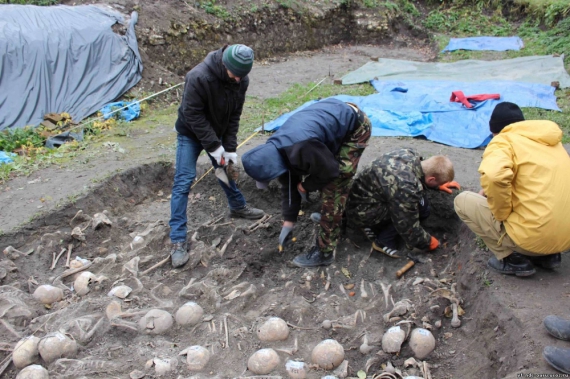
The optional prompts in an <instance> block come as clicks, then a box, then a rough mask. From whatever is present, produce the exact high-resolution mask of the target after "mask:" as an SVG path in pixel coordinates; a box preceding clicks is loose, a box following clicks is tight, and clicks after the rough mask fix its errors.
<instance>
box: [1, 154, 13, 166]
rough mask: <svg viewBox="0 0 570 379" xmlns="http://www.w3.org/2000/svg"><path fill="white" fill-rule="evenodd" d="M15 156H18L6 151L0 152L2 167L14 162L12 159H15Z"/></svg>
mask: <svg viewBox="0 0 570 379" xmlns="http://www.w3.org/2000/svg"><path fill="white" fill-rule="evenodd" d="M15 156H16V154H14V153H7V152H5V151H0V165H2V164H4V163H12V162H14V160H13V159H12V157H15Z"/></svg>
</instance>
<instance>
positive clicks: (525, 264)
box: [487, 253, 536, 276]
mask: <svg viewBox="0 0 570 379" xmlns="http://www.w3.org/2000/svg"><path fill="white" fill-rule="evenodd" d="M487 265H488V266H489V267H491V268H492V269H493V270H495V271H498V272H500V273H501V274H505V275H516V276H530V275H533V274H534V273H535V272H536V270H535V269H534V267H533V265H532V263H531V262H530V260H529V259H528V257H526V256H524V255H522V254H519V253H512V254H511V255H509V256H508V257H506V258H504V259H502V260H498V259H497V258H496V257H493V258H491V259H489V261H488V262H487Z"/></svg>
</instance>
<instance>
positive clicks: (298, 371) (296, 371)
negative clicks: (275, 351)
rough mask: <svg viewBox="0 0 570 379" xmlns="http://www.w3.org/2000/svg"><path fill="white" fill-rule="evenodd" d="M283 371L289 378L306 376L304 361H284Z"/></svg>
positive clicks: (301, 378)
mask: <svg viewBox="0 0 570 379" xmlns="http://www.w3.org/2000/svg"><path fill="white" fill-rule="evenodd" d="M285 371H287V374H289V378H291V379H305V378H306V377H307V371H308V368H307V364H306V363H305V362H298V361H291V360H289V361H287V363H285Z"/></svg>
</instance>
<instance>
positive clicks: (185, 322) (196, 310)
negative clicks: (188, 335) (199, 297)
mask: <svg viewBox="0 0 570 379" xmlns="http://www.w3.org/2000/svg"><path fill="white" fill-rule="evenodd" d="M203 316H204V310H203V309H202V307H201V306H200V305H198V304H196V303H195V302H193V301H189V302H187V303H185V304H184V305H182V306H181V307H180V308H178V310H177V311H176V315H175V316H174V318H175V319H176V323H177V324H178V325H182V326H193V325H196V324H197V323H199V322H200V321H202V317H203Z"/></svg>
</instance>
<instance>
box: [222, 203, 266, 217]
mask: <svg viewBox="0 0 570 379" xmlns="http://www.w3.org/2000/svg"><path fill="white" fill-rule="evenodd" d="M264 215H265V212H263V211H262V210H261V209H257V208H253V207H250V206H249V205H246V206H245V207H243V208H241V209H232V210H230V217H234V218H246V219H248V220H257V219H260V218H262V217H263V216H264Z"/></svg>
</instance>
